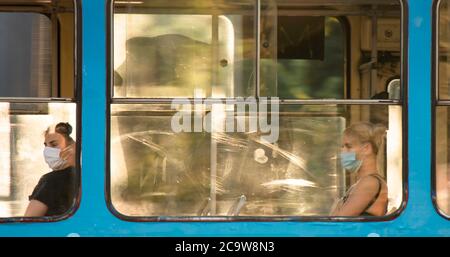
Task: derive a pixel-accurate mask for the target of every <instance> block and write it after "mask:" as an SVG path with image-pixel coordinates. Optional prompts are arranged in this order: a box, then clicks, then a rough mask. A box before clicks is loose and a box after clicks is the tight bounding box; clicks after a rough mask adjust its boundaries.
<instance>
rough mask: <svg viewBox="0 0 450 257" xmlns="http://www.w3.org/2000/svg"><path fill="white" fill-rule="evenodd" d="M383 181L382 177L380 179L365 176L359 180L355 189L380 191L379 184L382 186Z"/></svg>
mask: <svg viewBox="0 0 450 257" xmlns="http://www.w3.org/2000/svg"><path fill="white" fill-rule="evenodd" d="M380 183H381V184H380ZM382 183H384V181H383V180H382V179H378V178H376V177H374V176H365V177H363V178H361V179H360V180H359V181H358V183H357V184H356V185H355V189H354V190H355V191H366V192H367V191H370V192H376V191H378V188H379V186H380V185H381V186H382Z"/></svg>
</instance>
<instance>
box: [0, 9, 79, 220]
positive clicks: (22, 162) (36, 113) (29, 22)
mask: <svg viewBox="0 0 450 257" xmlns="http://www.w3.org/2000/svg"><path fill="white" fill-rule="evenodd" d="M74 34H75V26H74V5H73V2H72V1H70V0H59V1H50V0H49V1H27V0H14V1H8V0H0V35H1V36H0V78H1V80H0V99H1V101H0V142H1V144H0V217H2V218H8V217H19V216H23V215H24V213H25V209H26V207H27V205H28V203H29V200H28V196H29V195H30V194H31V192H32V191H33V188H34V187H35V186H36V185H37V183H38V181H39V179H40V177H41V176H42V175H44V174H45V173H47V172H50V170H49V168H48V166H47V164H46V163H45V161H44V157H43V153H42V151H43V149H44V131H45V130H46V129H47V127H48V126H50V125H51V124H53V123H57V122H60V121H65V122H69V123H70V124H71V125H72V126H73V129H74V133H73V134H72V137H73V138H76V125H77V124H76V122H75V121H76V104H75V103H72V102H70V101H69V102H65V101H53V102H50V101H48V100H49V99H56V98H58V99H72V98H73V97H74V84H75V80H74V78H75V71H74V64H75V54H74V53H75V51H74V46H75V43H74V40H75V36H74ZM30 99H40V100H36V101H34V102H33V101H22V100H30Z"/></svg>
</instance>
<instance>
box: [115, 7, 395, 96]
mask: <svg viewBox="0 0 450 257" xmlns="http://www.w3.org/2000/svg"><path fill="white" fill-rule="evenodd" d="M255 3H256V2H255V1H247V0H240V1H232V0H228V1H211V0H199V1H190V2H186V1H178V0H174V1H171V3H170V4H168V3H165V4H162V3H161V2H155V1H140V2H139V3H135V4H126V3H124V2H118V1H116V2H115V3H114V15H113V23H114V28H113V30H114V31H113V32H114V33H113V34H114V44H113V45H114V47H113V48H114V53H113V55H114V56H113V57H114V58H113V59H114V65H113V67H114V71H113V73H114V90H113V94H114V97H130V98H140V97H142V98H171V97H193V96H194V91H195V89H201V90H202V91H203V92H204V95H201V96H200V97H210V96H213V97H236V96H250V95H256V94H259V95H261V96H279V97H281V98H286V99H318V98H333V99H387V98H390V99H394V97H395V99H399V98H400V95H395V96H393V95H389V92H388V90H387V88H386V87H387V84H388V83H389V81H390V80H392V79H393V78H398V77H400V72H401V70H400V69H401V65H400V64H401V54H402V49H401V36H402V33H401V32H402V28H401V5H400V4H399V1H384V2H383V3H380V4H379V5H376V6H375V5H371V6H368V5H366V4H364V1H362V2H361V4H358V1H356V2H354V3H352V4H351V5H350V4H348V3H345V1H343V2H339V1H338V2H336V5H335V6H334V5H331V6H327V8H324V7H323V6H320V5H314V4H313V3H297V2H296V1H274V0H265V1H261V9H260V23H259V24H258V25H259V27H258V29H256V26H255V25H256V24H255V22H256V15H255V8H256V6H255ZM303 4H304V5H303ZM333 11H336V14H334V13H333ZM338 17H339V18H338ZM373 23H376V26H372V24H373ZM373 28H375V29H376V31H374V33H372V29H373ZM350 31H355V33H352V34H350ZM257 32H259V41H260V45H259V46H258V49H259V53H257V36H256V33H257ZM353 35H358V36H353ZM374 35H376V36H374ZM350 36H352V37H350ZM258 64H259V65H258ZM257 69H258V72H257ZM256 76H258V77H256ZM401 84H402V83H400V85H401ZM349 85H350V86H351V88H347V86H349ZM257 91H258V92H257Z"/></svg>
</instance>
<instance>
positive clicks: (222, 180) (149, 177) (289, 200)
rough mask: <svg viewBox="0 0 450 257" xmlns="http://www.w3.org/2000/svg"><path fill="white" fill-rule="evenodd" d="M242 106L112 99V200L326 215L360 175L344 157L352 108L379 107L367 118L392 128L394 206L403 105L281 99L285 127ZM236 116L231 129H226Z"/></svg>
mask: <svg viewBox="0 0 450 257" xmlns="http://www.w3.org/2000/svg"><path fill="white" fill-rule="evenodd" d="M192 104H193V103H192ZM237 106H238V104H236V105H233V104H231V105H226V104H215V105H214V104H213V105H212V106H211V107H210V109H209V110H208V107H204V108H206V110H204V112H201V113H198V112H197V113H196V112H190V111H187V109H188V108H186V107H188V105H180V109H178V110H174V109H172V108H171V107H170V105H169V106H167V105H141V104H126V105H122V104H118V105H113V106H112V110H111V114H112V116H111V165H110V166H111V184H112V187H111V200H112V204H113V206H114V208H115V209H117V210H118V211H119V212H120V213H121V214H123V215H127V216H166V215H168V216H197V215H199V216H216V215H217V216H227V215H229V216H234V215H240V216H272V215H291V216H297V215H298V216H310V215H320V216H326V215H328V214H329V212H330V210H331V208H332V205H333V202H334V201H335V200H336V199H339V198H340V197H342V196H343V195H344V193H345V192H346V191H347V190H348V187H349V186H350V185H351V184H353V183H354V182H355V179H356V176H355V175H350V174H346V173H345V172H344V170H343V168H342V165H341V164H340V160H339V158H338V156H339V154H340V152H341V145H342V132H343V131H344V129H345V128H346V127H347V126H348V125H349V123H350V122H352V121H350V120H347V118H346V117H347V116H348V115H349V114H350V113H352V112H368V113H371V112H372V113H373V115H371V116H370V117H371V119H370V120H369V121H372V122H382V123H384V124H385V125H386V127H388V128H389V129H388V131H387V138H386V144H385V145H384V146H383V147H382V149H380V151H379V153H378V155H377V162H378V168H379V169H378V171H379V174H380V175H381V176H382V177H384V178H385V179H387V185H388V186H389V187H390V189H389V192H388V198H389V210H388V211H390V212H392V211H394V210H396V209H397V208H398V207H399V205H400V203H401V201H402V190H401V186H399V185H401V181H402V158H401V153H402V144H401V143H399V141H398V140H397V139H398V137H399V136H400V135H401V129H402V128H401V107H398V106H377V107H376V108H373V107H369V106H341V105H340V106H281V107H280V113H279V120H278V123H279V126H278V127H277V126H275V124H272V125H273V127H270V126H269V129H267V130H266V131H265V133H264V132H263V131H261V130H259V129H255V128H254V127H253V130H252V125H250V124H253V122H257V124H258V127H259V126H260V124H259V122H261V117H252V116H251V115H249V114H247V115H246V116H241V115H239V112H238V111H237V110H238V109H237ZM268 108H269V110H270V108H271V107H270V106H269V107H268ZM208 114H209V115H208ZM186 117H188V118H189V117H191V118H192V123H191V124H189V122H190V121H189V120H188V119H187V118H186ZM185 118H186V119H185ZM272 118H273V117H272ZM204 120H206V121H204ZM238 120H241V122H242V123H239V121H238ZM273 122H276V120H273ZM355 122H356V121H355ZM205 124H210V125H209V127H208V125H205ZM230 124H234V127H235V131H234V132H227V131H230V130H227V129H226V127H227V126H232V125H230ZM238 124H243V125H245V131H246V132H245V133H242V132H238V131H239V128H242V130H244V127H242V126H239V125H238ZM196 129H197V131H198V132H194V130H196ZM271 129H272V131H271ZM177 131H179V132H177ZM189 131H191V132H189ZM208 131H211V132H208ZM214 131H218V132H214ZM261 135H267V136H268V137H269V136H270V135H277V136H278V140H276V142H274V143H268V141H270V140H269V139H266V140H265V139H264V138H261Z"/></svg>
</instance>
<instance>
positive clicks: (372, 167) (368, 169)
mask: <svg viewBox="0 0 450 257" xmlns="http://www.w3.org/2000/svg"><path fill="white" fill-rule="evenodd" d="M377 172H378V171H377V159H376V156H369V157H367V158H365V159H364V160H363V162H362V165H361V168H359V171H358V174H357V175H356V178H357V180H358V179H360V178H363V177H365V176H368V175H371V174H377Z"/></svg>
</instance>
